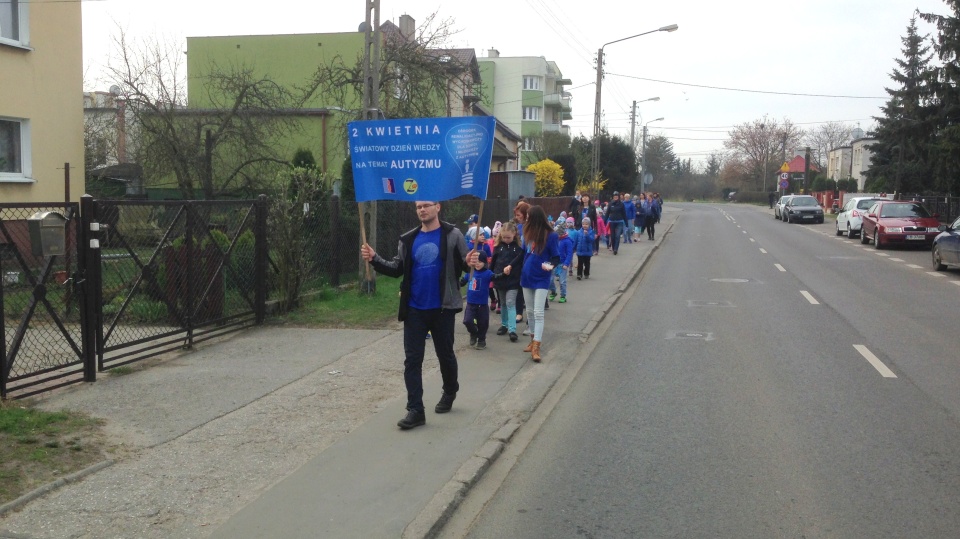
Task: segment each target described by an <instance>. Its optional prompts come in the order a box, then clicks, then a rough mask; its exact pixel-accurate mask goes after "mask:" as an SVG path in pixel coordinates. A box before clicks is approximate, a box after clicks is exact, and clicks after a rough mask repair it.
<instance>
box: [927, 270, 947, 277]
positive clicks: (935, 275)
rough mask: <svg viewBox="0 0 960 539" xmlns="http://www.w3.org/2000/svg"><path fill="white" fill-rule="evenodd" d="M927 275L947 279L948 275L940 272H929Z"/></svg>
mask: <svg viewBox="0 0 960 539" xmlns="http://www.w3.org/2000/svg"><path fill="white" fill-rule="evenodd" d="M927 275H933V276H934V277H946V275H944V274H942V273H940V272H939V271H928V272H927Z"/></svg>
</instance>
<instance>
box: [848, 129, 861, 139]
mask: <svg viewBox="0 0 960 539" xmlns="http://www.w3.org/2000/svg"><path fill="white" fill-rule="evenodd" d="M850 136H851V137H852V138H853V140H857V139H860V138H863V129H860V128H859V127H857V128H855V129H854V130H853V131H851V132H850Z"/></svg>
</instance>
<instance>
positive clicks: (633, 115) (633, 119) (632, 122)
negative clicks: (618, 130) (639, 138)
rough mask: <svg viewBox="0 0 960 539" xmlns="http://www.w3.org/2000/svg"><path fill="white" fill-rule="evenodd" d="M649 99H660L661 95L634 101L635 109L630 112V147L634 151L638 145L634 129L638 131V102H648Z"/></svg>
mask: <svg viewBox="0 0 960 539" xmlns="http://www.w3.org/2000/svg"><path fill="white" fill-rule="evenodd" d="M647 101H660V98H659V97H651V98H649V99H641V100H640V101H634V102H633V109H632V110H631V112H630V148H632V149H633V151H637V147H636V146H634V131H636V126H637V103H646V102H647Z"/></svg>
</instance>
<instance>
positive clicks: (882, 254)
mask: <svg viewBox="0 0 960 539" xmlns="http://www.w3.org/2000/svg"><path fill="white" fill-rule="evenodd" d="M873 254H875V255H877V256H890V255H888V254H887V253H873Z"/></svg>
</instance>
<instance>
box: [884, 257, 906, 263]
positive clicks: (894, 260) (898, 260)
mask: <svg viewBox="0 0 960 539" xmlns="http://www.w3.org/2000/svg"><path fill="white" fill-rule="evenodd" d="M887 260H889V261H890V262H905V260H904V259H902V258H888V259H887Z"/></svg>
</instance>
